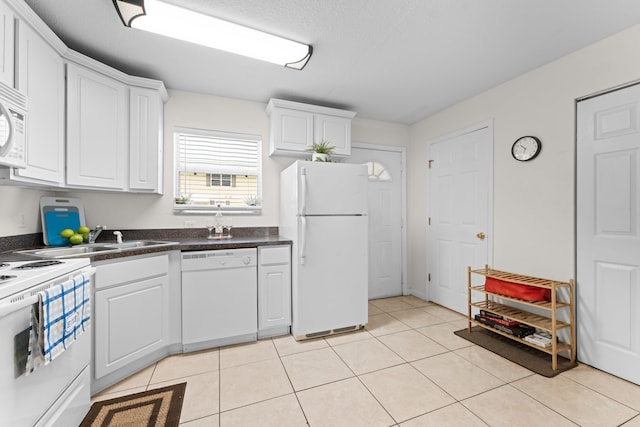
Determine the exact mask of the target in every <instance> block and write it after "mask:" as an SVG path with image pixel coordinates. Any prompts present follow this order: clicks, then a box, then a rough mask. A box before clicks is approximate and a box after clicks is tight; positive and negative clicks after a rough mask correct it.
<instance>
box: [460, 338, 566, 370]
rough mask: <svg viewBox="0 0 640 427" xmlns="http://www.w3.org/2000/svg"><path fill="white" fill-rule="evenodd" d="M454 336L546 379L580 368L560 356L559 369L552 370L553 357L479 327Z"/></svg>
mask: <svg viewBox="0 0 640 427" xmlns="http://www.w3.org/2000/svg"><path fill="white" fill-rule="evenodd" d="M454 334H456V335H457V336H459V337H461V338H464V339H466V340H468V341H471V342H472V343H474V344H477V345H479V346H480V347H482V348H485V349H487V350H489V351H491V352H493V353H495V354H497V355H500V356H502V357H504V358H505V359H507V360H510V361H512V362H514V363H517V364H518V365H520V366H523V367H525V368H527V369H529V370H530V371H533V372H535V373H537V374H540V375H543V376H545V377H555V376H556V375H558V374H560V373H562V372H564V371H567V370H569V369H571V368H573V367H576V366H578V364H577V363H574V362H571V361H570V360H569V359H566V358H564V357H562V356H558V369H556V370H555V371H554V370H553V369H551V355H550V354H547V353H545V352H542V351H540V350H536V349H535V348H533V347H529V346H528V345H525V344H521V343H519V342H517V341H514V340H512V339H510V338H507V337H503V336H502V335H499V334H494V333H493V332H491V331H488V330H486V329H484V328H481V327H479V326H474V327H473V328H471V333H469V331H468V330H467V328H464V329H461V330H459V331H455V332H454Z"/></svg>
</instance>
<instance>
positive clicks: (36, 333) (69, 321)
mask: <svg viewBox="0 0 640 427" xmlns="http://www.w3.org/2000/svg"><path fill="white" fill-rule="evenodd" d="M90 279H91V276H90V275H85V274H78V275H76V276H74V277H73V278H71V279H69V280H67V281H66V282H64V283H61V284H59V285H54V286H52V287H50V288H48V289H45V290H43V291H40V292H38V303H36V304H33V305H32V306H31V326H30V327H29V353H28V355H27V366H26V374H27V375H29V374H30V373H32V372H33V371H34V370H35V369H36V368H37V367H38V366H42V365H46V364H48V363H50V362H51V361H52V360H53V359H55V358H56V357H58V356H59V355H60V354H61V353H62V352H63V351H65V350H66V349H67V348H69V346H70V345H71V344H73V342H74V341H75V340H76V339H77V338H78V337H79V336H80V334H81V333H83V332H84V331H86V330H88V329H89V328H90V327H91V303H90V297H91V289H90V286H91V280H90Z"/></svg>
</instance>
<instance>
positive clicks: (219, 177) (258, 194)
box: [174, 128, 262, 213]
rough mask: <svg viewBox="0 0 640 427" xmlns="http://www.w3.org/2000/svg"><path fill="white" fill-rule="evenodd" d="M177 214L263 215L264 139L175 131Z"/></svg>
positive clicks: (228, 134)
mask: <svg viewBox="0 0 640 427" xmlns="http://www.w3.org/2000/svg"><path fill="white" fill-rule="evenodd" d="M174 144H175V150H176V153H175V159H176V167H175V169H176V186H175V188H176V191H175V193H176V194H175V196H176V203H175V209H176V210H177V211H182V212H187V211H201V212H210V211H217V209H218V208H220V209H221V210H223V211H238V212H239V213H240V212H246V213H258V212H260V205H261V203H260V202H261V200H262V185H261V166H262V165H261V164H262V150H261V149H262V140H261V137H260V136H257V135H248V134H236V133H227V132H218V131H208V130H200V129H185V128H177V129H175V130H174Z"/></svg>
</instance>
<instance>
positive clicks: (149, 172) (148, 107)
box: [129, 87, 163, 194]
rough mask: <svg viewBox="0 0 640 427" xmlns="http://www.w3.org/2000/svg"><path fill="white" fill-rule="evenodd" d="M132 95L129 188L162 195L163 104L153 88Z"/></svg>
mask: <svg viewBox="0 0 640 427" xmlns="http://www.w3.org/2000/svg"><path fill="white" fill-rule="evenodd" d="M129 92H130V94H129V98H130V107H129V108H130V116H129V117H130V121H131V124H130V132H131V133H130V140H129V188H130V189H131V190H132V191H144V192H146V191H148V192H155V193H159V194H162V191H163V185H162V182H163V180H162V170H163V168H162V164H163V159H162V148H163V147H162V146H163V143H162V142H163V126H162V120H163V114H162V113H163V102H162V99H161V98H160V94H159V93H158V92H157V91H155V90H152V89H144V88H139V87H131V88H130V89H129Z"/></svg>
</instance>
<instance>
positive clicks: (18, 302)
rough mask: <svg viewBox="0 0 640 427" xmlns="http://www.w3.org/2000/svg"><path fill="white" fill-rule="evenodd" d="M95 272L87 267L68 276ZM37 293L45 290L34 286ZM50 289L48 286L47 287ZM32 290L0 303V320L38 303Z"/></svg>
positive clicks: (93, 268) (94, 269)
mask: <svg viewBox="0 0 640 427" xmlns="http://www.w3.org/2000/svg"><path fill="white" fill-rule="evenodd" d="M95 272H96V268H95V267H89V268H84V269H82V270H80V271H79V272H78V271H76V272H72V273H70V274H69V278H73V277H75V276H77V275H78V274H84V275H85V276H93V275H94V274H95ZM57 283H61V282H60V281H58V282H57ZM53 284H54V283H52V284H51V286H53ZM36 287H37V288H38V289H39V291H42V290H44V289H46V287H45V288H43V287H42V286H36ZM49 287H50V286H49ZM32 292H33V291H32V290H26V291H25V292H23V293H22V294H18V295H14V296H12V297H8V298H7V299H6V301H5V302H2V303H0V319H2V318H3V317H5V316H8V315H9V314H11V313H13V312H15V311H18V310H20V309H23V308H25V307H29V306H30V305H33V304H35V303H37V302H38V292H36V293H33V294H32Z"/></svg>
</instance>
